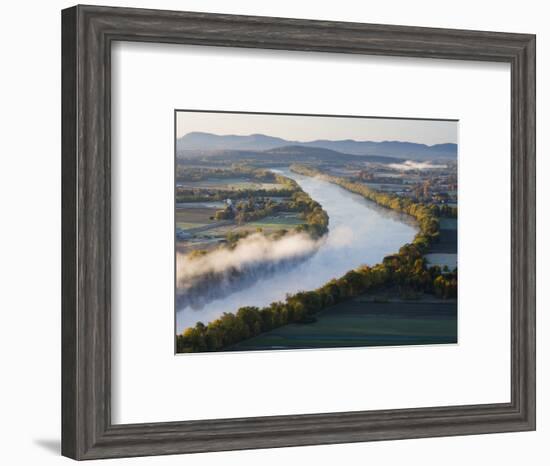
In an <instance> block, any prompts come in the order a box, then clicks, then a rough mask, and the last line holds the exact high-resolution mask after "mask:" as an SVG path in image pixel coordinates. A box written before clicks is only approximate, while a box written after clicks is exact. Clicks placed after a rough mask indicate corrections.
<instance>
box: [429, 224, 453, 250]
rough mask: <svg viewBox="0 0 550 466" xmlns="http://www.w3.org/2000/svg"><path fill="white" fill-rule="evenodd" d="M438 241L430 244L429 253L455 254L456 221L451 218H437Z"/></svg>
mask: <svg viewBox="0 0 550 466" xmlns="http://www.w3.org/2000/svg"><path fill="white" fill-rule="evenodd" d="M439 224H440V229H439V241H438V242H437V243H433V244H432V245H431V246H430V250H429V251H428V253H429V254H454V255H455V256H456V254H457V247H458V236H457V222H456V219H452V218H441V219H439Z"/></svg>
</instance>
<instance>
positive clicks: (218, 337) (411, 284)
mask: <svg viewBox="0 0 550 466" xmlns="http://www.w3.org/2000/svg"><path fill="white" fill-rule="evenodd" d="M290 168H291V170H292V171H293V172H295V173H297V174H301V175H304V176H312V177H322V178H323V179H324V180H326V181H328V182H331V183H334V184H337V185H339V186H340V187H342V188H343V189H346V190H348V191H350V192H353V193H355V194H359V195H361V196H363V197H364V198H365V199H368V200H370V201H373V202H374V203H376V204H378V205H380V206H382V207H385V208H388V209H392V210H395V211H398V212H401V213H404V214H407V215H409V216H411V217H413V218H414V219H415V221H416V223H417V225H418V228H419V232H418V233H417V234H416V236H415V237H414V239H413V241H412V242H411V243H407V244H405V245H403V246H402V247H401V248H400V249H399V251H398V252H397V253H395V254H392V255H389V256H386V257H385V258H384V259H383V260H382V262H381V263H378V264H376V265H373V266H368V265H364V266H360V267H358V268H356V269H354V270H350V271H349V272H347V273H346V274H344V275H343V276H342V277H340V278H335V279H332V280H330V281H329V282H328V283H326V284H324V285H323V286H321V287H319V288H317V289H315V290H312V291H303V292H298V293H295V294H293V295H288V296H287V298H286V300H285V301H284V302H282V301H280V302H275V303H272V304H270V305H269V306H266V307H263V308H258V307H252V306H245V307H241V308H240V309H238V310H237V311H236V313H224V314H223V315H222V316H221V317H219V318H218V319H216V320H214V321H212V322H210V323H208V324H206V325H205V324H203V323H202V322H198V323H197V324H196V325H195V326H194V327H189V328H187V329H186V330H184V332H183V333H182V334H180V335H177V338H176V347H177V352H178V353H189V352H208V351H219V350H224V349H226V348H228V347H230V346H231V345H234V344H236V343H238V342H241V341H243V340H246V339H249V338H253V337H255V336H257V335H259V334H261V333H264V332H268V331H270V330H273V329H275V328H278V327H281V326H284V325H287V324H291V323H301V324H308V323H311V322H315V320H316V318H315V315H316V314H317V313H319V312H320V311H322V310H324V309H327V308H329V307H331V306H334V305H335V304H338V303H341V302H345V301H348V300H351V299H353V298H356V297H358V296H360V295H363V294H366V293H372V292H377V291H380V290H383V289H388V288H396V289H399V290H400V293H401V294H402V295H403V296H410V297H411V298H412V299H414V296H415V295H416V294H418V293H428V294H434V295H436V296H438V297H440V298H444V299H447V298H451V299H452V298H456V294H457V274H458V271H457V270H456V269H455V270H453V271H448V270H446V269H442V268H441V267H439V266H437V265H435V266H431V267H430V266H428V264H427V262H426V259H425V258H424V255H425V254H426V253H427V252H428V251H429V248H430V246H431V245H433V244H434V243H437V241H438V240H439V218H440V217H456V215H457V209H456V208H455V207H449V206H446V205H444V206H437V205H426V204H423V203H420V202H414V201H413V200H411V199H408V198H404V197H400V196H398V195H395V194H391V193H382V192H377V191H375V190H373V189H370V188H368V187H367V186H365V185H364V184H361V183H358V182H354V181H350V180H348V179H345V178H340V177H336V176H331V175H327V174H324V173H322V172H321V171H319V170H318V169H316V168H312V167H307V166H304V165H292V166H291V167H290ZM252 170H253V169H252ZM263 171H266V170H263ZM268 173H269V172H268ZM273 175H274V176H276V177H281V176H280V175H276V174H273ZM281 178H284V180H280V181H279V182H281V183H285V184H286V183H288V181H289V182H291V183H292V186H294V185H295V186H296V187H298V189H300V188H299V186H298V184H297V183H296V182H294V181H293V180H290V179H289V178H286V177H281ZM285 180H288V181H285ZM288 186H290V184H289V185H288ZM300 191H301V192H302V193H303V191H302V190H301V189H300ZM303 194H304V195H305V196H306V197H307V198H308V200H306V199H305V198H304V199H302V200H300V201H297V204H298V205H301V206H303V205H304V204H305V205H309V206H315V204H317V203H316V202H315V201H314V200H312V199H311V198H310V197H309V196H308V195H307V194H306V193H303ZM300 197H301V195H298V198H300ZM293 198H294V194H293ZM201 200H202V199H201ZM210 200H211V199H210ZM182 202H183V201H182ZM317 206H318V207H319V208H320V209H321V211H322V212H323V213H324V211H323V210H322V208H321V206H320V205H319V204H317ZM311 213H312V220H313V219H315V222H312V225H315V226H314V227H311V228H309V227H308V228H307V230H311V231H308V233H313V234H319V232H318V230H317V229H318V226H317V223H316V222H317V221H319V219H320V218H323V216H322V215H320V214H319V212H318V210H316V209H315V207H314V208H313V210H312V212H311ZM313 213H315V215H313ZM324 214H325V216H326V213H324ZM328 220H329V219H328V217H326V223H324V231H323V229H322V228H321V232H322V234H325V233H326V231H328ZM308 225H309V223H308ZM321 225H323V223H321Z"/></svg>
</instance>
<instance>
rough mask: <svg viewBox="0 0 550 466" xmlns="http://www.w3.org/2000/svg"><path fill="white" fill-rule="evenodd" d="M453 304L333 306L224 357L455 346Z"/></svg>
mask: <svg viewBox="0 0 550 466" xmlns="http://www.w3.org/2000/svg"><path fill="white" fill-rule="evenodd" d="M456 316H457V303H456V300H439V299H436V298H431V299H429V300H419V301H396V300H394V301H390V302H386V303H384V302H372V301H371V302H366V301H365V300H364V299H362V298H358V299H355V300H352V301H348V302H345V303H341V304H338V305H336V306H332V307H330V308H328V309H326V310H325V311H322V312H320V313H319V314H317V315H316V318H317V320H316V322H313V323H308V324H289V325H285V326H283V327H280V328H278V329H275V330H272V331H270V332H266V333H263V334H261V335H258V336H257V337H254V338H250V339H248V340H244V341H242V342H240V343H238V344H236V345H233V346H231V347H229V348H227V351H250V350H266V349H301V348H336V347H357V346H399V345H427V344H442V343H456V342H457V318H456Z"/></svg>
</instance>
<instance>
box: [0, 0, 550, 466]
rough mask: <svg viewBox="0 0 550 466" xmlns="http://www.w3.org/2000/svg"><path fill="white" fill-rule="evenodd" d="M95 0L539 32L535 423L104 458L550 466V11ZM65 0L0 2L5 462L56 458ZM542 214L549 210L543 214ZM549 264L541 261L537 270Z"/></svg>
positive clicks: (531, 0) (537, 5) (395, 1)
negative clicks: (500, 429) (475, 432)
mask: <svg viewBox="0 0 550 466" xmlns="http://www.w3.org/2000/svg"><path fill="white" fill-rule="evenodd" d="M94 3H96V4H110V5H119V6H136V7H149V8H153V7H154V8H165V9H178V10H195V11H210V12H220V13H221V12H223V13H238V14H255V15H266V16H283V17H298V18H312V19H332V20H341V21H359V22H372V23H388V24H390V23H392V24H405V25H416V26H435V27H452V28H467V29H484V30H495V31H513V32H530V33H536V34H537V35H538V38H537V40H538V42H537V48H538V71H537V73H538V76H537V82H538V92H537V94H538V98H537V101H538V128H539V131H538V133H539V136H538V154H539V157H538V170H539V171H538V179H539V183H538V188H539V196H538V207H537V212H538V238H539V241H538V248H539V249H538V251H539V259H538V264H539V267H538V280H537V281H538V290H539V296H538V307H539V314H538V322H537V323H538V393H539V397H538V431H537V432H533V433H518V434H501V435H485V436H473V437H455V438H440V439H425V440H408V441H399V442H378V443H367V444H349V445H331V446H320V447H301V448H286V449H276V450H256V451H246V452H231V453H210V454H200V455H190V456H186V457H182V456H173V457H162V458H160V457H159V458H141V459H131V460H117V461H110V462H109V464H122V463H124V464H136V465H139V464H177V463H180V464H181V462H183V461H185V462H186V464H188V465H214V464H224V465H237V464H238V465H254V466H256V465H258V464H262V465H279V464H281V463H287V464H301V463H304V464H307V463H315V464H316V465H332V464H334V463H336V462H338V463H345V464H365V463H366V462H368V463H370V464H380V465H383V464H389V465H392V464H401V463H405V462H406V463H407V464H410V465H417V464H418V465H423V466H429V465H441V464H446V465H463V464H467V463H473V464H484V463H489V462H490V463H493V464H499V465H512V464H518V463H525V464H530V465H543V464H547V462H548V457H549V456H550V447H549V446H548V441H547V439H548V438H549V435H550V403H549V402H548V398H547V397H544V393H545V392H548V387H549V383H548V376H549V371H550V369H549V367H550V364H549V361H550V343H549V342H548V340H546V341H545V339H544V337H543V336H544V335H548V334H550V319H548V317H547V316H546V315H545V314H544V312H543V310H544V309H545V308H547V307H548V305H549V304H550V295H549V294H548V291H547V290H546V292H545V290H544V285H545V283H546V282H547V281H548V278H549V276H548V269H547V266H546V264H547V263H548V260H550V255H549V248H548V246H547V245H546V244H545V243H544V242H543V241H542V238H543V237H544V236H548V234H549V231H548V230H549V227H550V225H549V221H550V220H549V214H548V205H549V198H548V196H549V191H550V188H548V184H546V186H545V185H544V183H543V182H541V181H540V180H543V181H544V179H545V178H549V177H550V173H549V170H550V164H549V163H548V162H547V161H545V160H544V159H543V156H542V154H544V153H545V152H547V151H548V150H549V149H550V147H549V142H548V141H549V139H548V138H547V137H546V135H544V134H543V128H547V127H548V125H549V124H550V121H548V116H547V115H548V110H549V108H550V100H549V99H550V97H549V92H548V90H547V88H546V87H545V82H548V81H549V80H550V72H549V71H550V70H549V67H550V58H549V49H550V47H549V46H548V43H549V41H550V32H549V26H550V16H549V15H548V13H547V12H546V11H545V3H544V2H540V1H536V0H524V1H523V2H521V3H518V2H516V1H514V2H511V1H508V0H506V1H504V0H502V1H496V0H491V1H486V2H479V1H471V0H463V1H462V2H460V3H455V4H453V5H452V7H450V6H449V4H448V3H443V2H439V1H435V0H433V1H430V0H417V1H415V2H410V1H407V0H387V1H386V2H382V3H378V2H377V3H370V2H369V3H366V2H357V1H355V0H340V1H338V2H325V3H321V2H314V1H309V2H307V1H297V0H278V1H274V0H268V1H263V2H258V1H254V0H233V1H232V2H230V3H229V2H224V1H223V0H202V1H199V0H181V1H176V0H158V1H151V0H150V1H139V0H132V1H114V0H113V1H108V2H103V1H99V0H98V1H95V2H94ZM71 5H72V3H71V2H67V1H61V0H53V1H49V2H38V1H30V2H20V3H16V2H12V3H9V4H6V5H4V6H3V9H2V19H3V21H2V28H1V29H0V31H1V32H0V34H1V35H2V37H1V40H0V47H1V51H2V54H1V59H2V61H1V63H2V70H1V73H0V80H1V86H0V112H1V113H0V115H1V117H2V125H1V127H2V133H1V134H2V136H1V139H0V141H1V143H2V145H1V147H2V163H1V169H0V190H1V191H0V199H1V204H0V206H1V213H2V217H1V218H2V226H1V228H0V245H1V249H0V284H1V285H0V309H1V311H2V317H3V321H2V323H3V325H1V326H0V332H1V333H0V345H1V352H0V354H1V355H2V365H1V366H0V367H1V369H0V374H1V383H0V430H1V432H0V438H2V449H1V450H0V458H2V463H5V464H14V465H17V464H33V463H39V464H62V463H68V462H69V461H70V460H67V459H65V458H62V457H60V456H59V442H60V440H59V437H60V434H59V431H60V382H59V381H60V247H61V246H60V202H61V201H60V183H61V176H60V170H61V167H60V13H59V10H60V9H62V8H65V7H68V6H71ZM545 210H546V215H543V212H544V211H545ZM545 266H546V268H545Z"/></svg>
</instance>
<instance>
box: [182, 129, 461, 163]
mask: <svg viewBox="0 0 550 466" xmlns="http://www.w3.org/2000/svg"><path fill="white" fill-rule="evenodd" d="M285 147H286V148H288V147H293V148H296V147H304V148H316V149H327V150H332V151H335V152H338V153H343V154H347V155H355V156H358V155H361V156H367V155H368V156H383V157H394V158H398V159H408V160H433V159H448V160H450V159H456V157H457V145H456V144H452V143H446V144H435V145H432V146H428V145H426V144H418V143H414V142H407V141H382V142H375V141H356V140H353V139H344V140H337V141H332V140H328V139H318V140H315V141H308V142H300V141H288V140H285V139H282V138H277V137H272V136H267V135H265V134H251V135H248V136H239V135H227V136H220V135H217V134H211V133H203V132H191V133H188V134H186V135H185V136H182V137H181V138H179V139H178V140H177V143H176V151H177V154H178V157H182V158H187V157H195V156H197V154H199V153H200V154H201V156H203V157H209V156H212V155H216V153H219V151H253V152H264V151H271V150H274V149H281V148H285ZM293 151H294V152H296V150H295V149H293ZM333 155H334V154H333Z"/></svg>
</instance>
